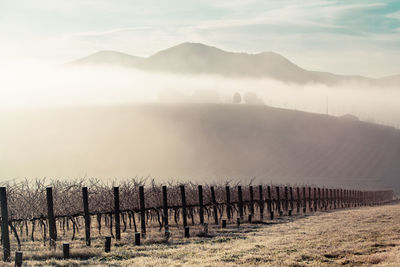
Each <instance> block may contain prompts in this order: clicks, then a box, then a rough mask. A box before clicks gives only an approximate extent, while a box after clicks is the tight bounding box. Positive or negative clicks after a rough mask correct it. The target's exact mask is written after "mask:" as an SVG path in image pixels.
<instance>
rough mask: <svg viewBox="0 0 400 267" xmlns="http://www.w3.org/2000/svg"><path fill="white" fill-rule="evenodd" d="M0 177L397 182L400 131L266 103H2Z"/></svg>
mask: <svg viewBox="0 0 400 267" xmlns="http://www.w3.org/2000/svg"><path fill="white" fill-rule="evenodd" d="M0 127H1V129H6V130H3V131H0V146H1V147H2V151H3V153H1V154H0V165H1V168H0V177H2V179H3V180H5V179H12V178H23V177H29V178H33V177H54V178H67V177H72V178H74V177H99V178H102V179H110V178H126V177H135V176H139V177H142V176H144V177H146V176H153V177H156V178H158V179H160V180H167V179H169V178H176V179H184V180H195V181H206V182H215V181H224V180H227V179H241V180H242V181H243V183H247V182H248V181H249V180H250V179H251V178H252V177H256V178H257V180H258V181H263V182H270V181H273V182H281V183H286V182H290V183H315V184H318V185H329V186H357V187H361V188H372V187H373V188H378V187H379V188H383V187H384V188H388V187H390V188H395V189H396V190H399V189H400V180H399V179H398V175H399V173H400V164H399V162H400V138H399V137H400V131H399V130H396V129H394V128H390V127H385V126H379V125H375V124H370V123H365V122H360V121H357V120H350V119H346V118H337V117H331V116H326V115H317V114H311V113H305V112H299V111H291V110H284V109H278V108H272V107H267V106H249V105H220V104H157V105H156V104H142V105H131V106H111V107H92V108H70V109H55V110H37V111H8V112H6V111H2V112H0Z"/></svg>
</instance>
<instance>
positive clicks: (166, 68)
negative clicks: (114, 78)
mask: <svg viewBox="0 0 400 267" xmlns="http://www.w3.org/2000/svg"><path fill="white" fill-rule="evenodd" d="M73 64H96V65H112V66H121V67H132V68H136V69H140V70H144V71H157V72H169V73H183V74H211V75H223V76H227V77H252V78H272V79H275V80H279V81H283V82H288V83H296V84H306V83H320V84H326V85H335V84H339V83H342V82H357V83H365V84H371V85H378V86H381V85H382V86H398V85H400V76H391V77H385V78H382V79H372V78H367V77H362V76H351V75H336V74H332V73H328V72H318V71H309V70H306V69H303V68H301V67H299V66H297V65H296V64H294V63H293V62H291V61H290V60H288V59H286V58H285V57H283V56H281V55H279V54H277V53H274V52H263V53H259V54H247V53H233V52H227V51H224V50H221V49H219V48H216V47H212V46H207V45H204V44H199V43H183V44H180V45H177V46H174V47H171V48H168V49H166V50H163V51H160V52H158V53H156V54H154V55H152V56H150V57H148V58H139V57H134V56H131V55H127V54H123V53H119V52H115V51H102V52H98V53H95V54H93V55H90V56H88V57H86V58H83V59H79V60H77V61H75V62H73Z"/></svg>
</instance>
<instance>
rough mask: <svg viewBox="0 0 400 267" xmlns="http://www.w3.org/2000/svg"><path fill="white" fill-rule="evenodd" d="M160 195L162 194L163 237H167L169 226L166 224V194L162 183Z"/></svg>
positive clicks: (165, 188) (165, 187)
mask: <svg viewBox="0 0 400 267" xmlns="http://www.w3.org/2000/svg"><path fill="white" fill-rule="evenodd" d="M162 195H163V222H164V232H165V237H167V238H168V237H169V226H168V195H167V186H166V185H164V186H163V187H162Z"/></svg>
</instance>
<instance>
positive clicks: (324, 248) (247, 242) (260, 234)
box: [24, 204, 400, 267]
mask: <svg viewBox="0 0 400 267" xmlns="http://www.w3.org/2000/svg"><path fill="white" fill-rule="evenodd" d="M294 217H296V216H294ZM278 221H280V223H275V224H252V225H248V224H245V225H243V226H242V227H240V228H237V227H235V225H234V224H231V225H228V228H227V229H217V228H214V229H210V231H211V233H212V234H214V235H215V236H214V237H211V238H201V237H193V238H190V239H183V238H181V236H182V233H181V232H179V233H177V232H176V230H173V231H172V232H173V233H175V235H174V236H173V237H172V238H171V240H170V241H169V242H167V243H163V242H161V241H162V240H161V239H160V236H161V233H159V232H158V231H157V230H155V231H154V232H153V233H151V234H150V236H149V237H148V240H146V242H145V243H146V244H145V245H143V246H141V247H135V246H132V245H131V244H133V240H132V237H130V236H129V235H130V233H125V236H124V238H123V240H122V243H120V244H117V246H113V247H112V252H111V253H103V252H102V250H103V247H102V239H99V240H95V241H94V245H93V246H92V248H90V249H85V248H84V247H82V246H79V245H78V244H77V245H74V244H72V251H71V254H72V256H73V257H74V259H71V260H68V261H65V260H62V259H61V252H60V251H59V250H58V251H57V252H49V251H47V250H42V251H37V253H34V254H30V255H28V254H27V255H26V257H27V258H28V259H30V260H29V261H27V263H28V264H29V265H33V266H48V265H51V266H81V265H87V266H222V265H223V266H226V267H227V266H236V265H245V266H340V265H349V266H372V265H374V266H375V265H377V266H400V223H399V222H400V204H395V205H387V206H380V207H364V208H358V209H352V210H342V211H335V212H327V213H317V214H316V215H315V216H314V215H313V216H306V217H304V216H297V217H296V218H282V219H278ZM195 231H199V229H196V230H193V232H195ZM192 234H195V233H192ZM157 236H158V237H157ZM155 241H156V242H155ZM114 245H115V244H114ZM120 245H123V246H120ZM24 256H25V255H24ZM49 256H52V257H53V258H51V259H47V260H45V258H47V257H49ZM92 256H93V257H92ZM26 257H25V258H26Z"/></svg>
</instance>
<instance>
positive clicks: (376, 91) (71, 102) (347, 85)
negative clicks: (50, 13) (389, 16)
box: [0, 62, 400, 127]
mask: <svg viewBox="0 0 400 267" xmlns="http://www.w3.org/2000/svg"><path fill="white" fill-rule="evenodd" d="M0 71H1V73H2V74H3V75H2V76H1V77H0V88H1V90H0V109H1V110H9V109H11V110H20V109H32V108H33V109H37V108H55V107H56V108H57V107H77V106H98V105H119V104H135V103H232V98H233V94H234V93H235V92H239V93H240V94H241V96H242V100H243V101H242V103H243V104H265V105H268V106H273V107H281V108H286V109H292V110H301V111H307V112H315V113H322V114H326V113H327V112H328V114H330V115H333V116H342V115H345V114H352V115H355V116H357V117H358V118H360V119H361V120H363V121H369V122H374V123H378V124H384V125H389V126H393V127H399V126H400V106H399V105H398V101H397V99H399V97H400V90H399V89H398V87H393V86H387V87H384V86H373V85H369V84H366V83H362V82H354V81H350V82H342V83H340V84H338V85H334V86H327V85H324V84H320V83H307V84H295V83H290V82H282V81H277V80H274V79H270V78H245V77H241V78H235V77H224V76H222V75H207V74H203V75H195V74H171V73H162V72H161V73H160V72H145V71H140V70H136V69H128V68H121V67H106V66H67V65H60V66H52V65H48V64H38V63H32V62H30V63H28V64H27V63H24V64H22V63H20V64H14V65H12V64H11V65H10V64H8V65H0Z"/></svg>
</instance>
